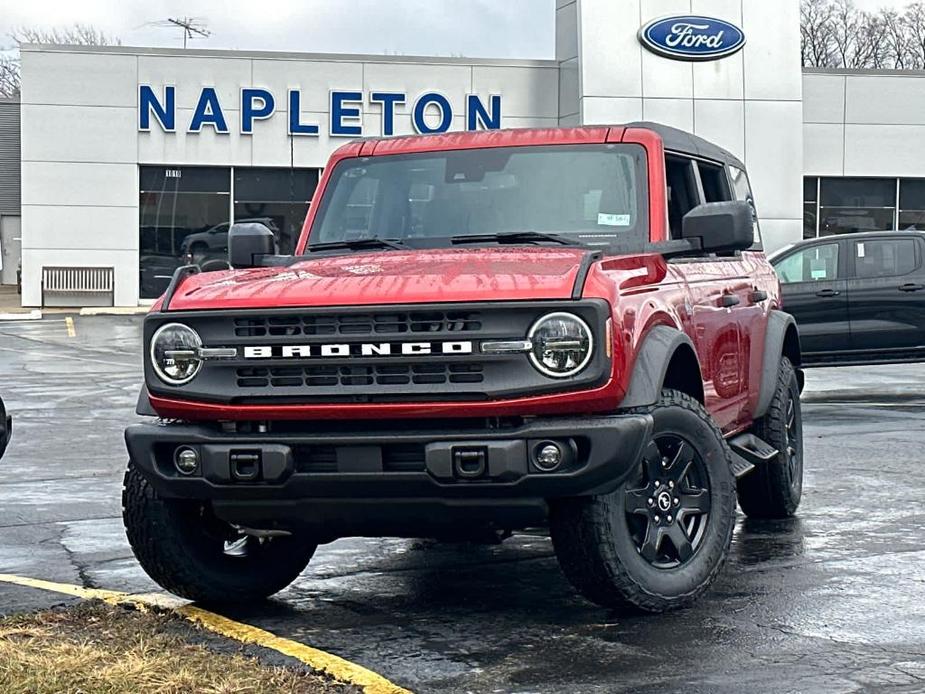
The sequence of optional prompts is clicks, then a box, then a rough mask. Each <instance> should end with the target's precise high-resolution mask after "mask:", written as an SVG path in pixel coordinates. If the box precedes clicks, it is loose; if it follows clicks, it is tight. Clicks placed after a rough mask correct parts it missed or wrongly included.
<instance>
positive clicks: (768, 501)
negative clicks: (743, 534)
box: [738, 357, 803, 518]
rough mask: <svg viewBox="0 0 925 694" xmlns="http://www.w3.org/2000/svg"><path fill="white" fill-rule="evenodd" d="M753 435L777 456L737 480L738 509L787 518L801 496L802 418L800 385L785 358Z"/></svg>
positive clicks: (760, 515)
mask: <svg viewBox="0 0 925 694" xmlns="http://www.w3.org/2000/svg"><path fill="white" fill-rule="evenodd" d="M753 431H754V432H755V435H756V436H757V437H758V438H760V439H762V440H764V441H767V442H768V443H769V444H771V445H772V446H774V448H776V449H777V451H778V453H777V455H776V456H775V457H774V458H772V459H771V460H769V461H768V462H766V463H763V464H761V465H758V466H757V467H756V469H755V470H753V471H752V472H750V473H748V474H747V475H745V476H744V477H742V478H741V479H740V480H739V482H738V487H739V506H741V507H742V511H744V512H745V515H747V516H748V517H749V518H789V517H790V516H792V515H793V514H794V513H796V510H797V507H798V506H799V505H800V498H801V497H802V496H803V414H802V412H801V411H800V383H799V380H798V379H797V373H796V369H794V368H793V364H791V363H790V360H789V359H788V358H787V357H782V358H781V360H780V369H779V371H778V374H777V384H776V386H775V390H774V396H773V397H772V398H771V405H770V406H769V407H768V411H767V413H766V414H765V415H764V417H762V418H761V419H758V420H756V421H755V425H754V428H753Z"/></svg>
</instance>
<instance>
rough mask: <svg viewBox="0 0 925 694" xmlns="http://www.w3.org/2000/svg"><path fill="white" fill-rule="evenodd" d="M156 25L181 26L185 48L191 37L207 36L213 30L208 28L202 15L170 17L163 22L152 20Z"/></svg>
mask: <svg viewBox="0 0 925 694" xmlns="http://www.w3.org/2000/svg"><path fill="white" fill-rule="evenodd" d="M151 24H153V25H154V26H161V27H168V28H179V29H182V30H183V48H186V42H187V40H189V39H198V38H207V37H209V36H211V35H212V32H211V31H209V30H208V29H206V24H205V21H204V20H203V19H202V18H200V17H168V18H167V19H165V20H164V21H161V22H151Z"/></svg>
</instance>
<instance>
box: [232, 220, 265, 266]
mask: <svg viewBox="0 0 925 694" xmlns="http://www.w3.org/2000/svg"><path fill="white" fill-rule="evenodd" d="M276 252H277V250H276V237H275V236H274V235H273V232H272V231H270V230H269V229H267V227H265V226H264V225H263V224H258V223H255V222H244V223H241V224H232V225H231V230H230V231H229V232H228V262H229V263H231V267H233V268H247V267H258V266H259V265H260V258H261V257H262V256H265V255H276Z"/></svg>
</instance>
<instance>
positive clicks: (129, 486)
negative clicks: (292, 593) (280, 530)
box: [122, 462, 316, 603]
mask: <svg viewBox="0 0 925 694" xmlns="http://www.w3.org/2000/svg"><path fill="white" fill-rule="evenodd" d="M122 518H123V522H124V524H125V532H126V535H127V536H128V541H129V544H130V545H131V546H132V551H133V552H134V553H135V557H137V559H138V563H139V564H141V568H143V569H144V570H145V573H147V574H148V576H150V577H151V578H152V579H153V580H154V581H155V582H156V583H158V584H159V585H160V586H161V587H163V588H164V589H165V590H168V591H170V592H171V593H174V594H175V595H179V596H180V597H182V598H187V599H188V600H195V601H197V602H204V603H232V602H245V601H249V600H260V599H263V598H266V597H269V596H270V595H273V594H274V593H278V592H279V591H281V590H282V589H283V588H285V587H286V586H288V585H289V584H290V583H292V581H294V580H295V579H296V578H297V577H298V575H299V574H300V573H302V571H303V570H304V569H305V567H306V566H307V565H308V562H309V560H310V559H311V558H312V555H313V554H314V552H315V548H316V545H314V544H311V543H308V542H304V541H303V540H301V539H300V538H298V537H293V536H290V537H275V538H272V539H265V540H260V539H258V538H255V537H249V536H242V535H240V534H239V533H237V531H235V530H234V528H232V527H231V526H230V525H228V524H227V523H224V522H222V521H220V520H218V519H217V518H215V517H214V516H213V515H212V513H211V511H210V509H209V508H208V505H207V504H203V503H201V502H197V501H189V500H185V499H164V498H161V497H160V496H159V495H158V494H157V492H156V491H155V490H154V488H153V487H152V486H151V485H150V484H148V481H147V480H146V479H145V478H144V476H143V475H142V474H141V473H140V472H139V471H138V469H137V468H136V467H135V465H134V463H131V462H130V463H129V465H128V469H127V470H126V472H125V480H124V483H123V486H122Z"/></svg>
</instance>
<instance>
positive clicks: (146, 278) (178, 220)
mask: <svg viewBox="0 0 925 694" xmlns="http://www.w3.org/2000/svg"><path fill="white" fill-rule="evenodd" d="M139 184H140V188H141V190H140V193H139V198H138V207H139V256H140V257H139V273H140V284H141V286H140V290H141V298H143V299H156V298H157V297H158V296H160V295H161V294H163V293H164V291H165V290H166V289H167V285H168V284H169V283H170V278H171V277H172V276H173V272H174V270H176V269H177V268H178V267H179V266H181V265H184V264H186V262H187V261H186V260H185V259H184V256H186V254H187V253H188V252H189V248H190V246H192V245H196V244H198V245H197V248H201V247H203V246H205V247H212V246H214V245H216V244H221V243H223V242H224V243H226V242H227V237H228V218H229V211H230V207H231V204H230V203H231V170H230V169H227V168H217V167H216V168H213V167H194V166H184V167H164V166H142V167H141V169H140V171H139ZM223 234H224V236H222V235H223Z"/></svg>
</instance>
